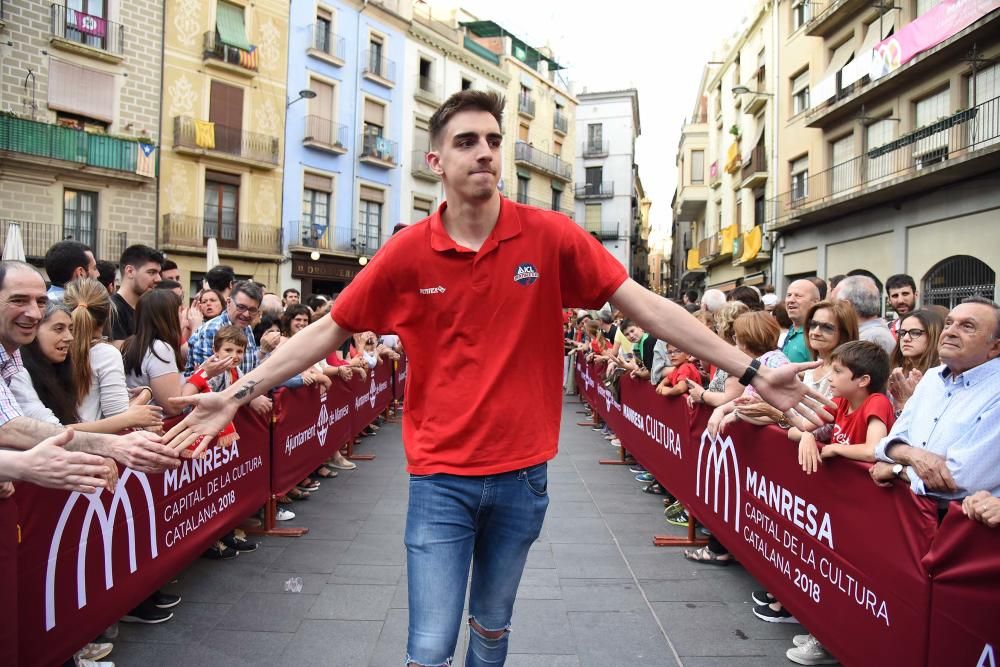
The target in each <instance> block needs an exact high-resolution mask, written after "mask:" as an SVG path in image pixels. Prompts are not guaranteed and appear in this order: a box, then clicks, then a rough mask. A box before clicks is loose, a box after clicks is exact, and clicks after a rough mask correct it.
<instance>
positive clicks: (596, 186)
mask: <svg viewBox="0 0 1000 667" xmlns="http://www.w3.org/2000/svg"><path fill="white" fill-rule="evenodd" d="M585 173H586V193H587V194H588V195H597V194H601V182H602V181H603V180H604V167H587V169H586V170H585Z"/></svg>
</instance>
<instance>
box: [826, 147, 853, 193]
mask: <svg viewBox="0 0 1000 667" xmlns="http://www.w3.org/2000/svg"><path fill="white" fill-rule="evenodd" d="M830 161H831V167H833V169H832V171H831V174H832V179H833V183H832V187H833V192H832V194H837V193H839V192H843V191H844V190H847V189H848V188H850V187H853V186H855V185H857V182H856V181H857V179H856V178H855V177H854V174H855V170H856V169H857V166H856V165H855V163H854V135H853V134H848V135H847V136H846V137H843V138H841V139H838V140H837V141H834V142H831V143H830Z"/></svg>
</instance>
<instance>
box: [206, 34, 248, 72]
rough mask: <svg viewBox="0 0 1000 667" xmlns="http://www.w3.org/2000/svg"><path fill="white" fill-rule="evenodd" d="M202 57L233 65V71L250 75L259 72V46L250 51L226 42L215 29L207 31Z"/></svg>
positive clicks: (208, 60)
mask: <svg viewBox="0 0 1000 667" xmlns="http://www.w3.org/2000/svg"><path fill="white" fill-rule="evenodd" d="M203 45H204V46H203V48H202V59H203V60H204V61H205V62H206V63H210V64H211V63H213V62H214V63H225V64H226V65H229V66H231V68H232V69H231V71H235V72H243V73H245V74H247V75H249V76H253V75H254V74H256V73H257V70H258V68H259V67H260V62H259V60H260V59H259V58H258V51H257V47H256V46H253V47H251V49H250V50H249V51H246V50H244V49H241V48H239V47H237V46H232V45H231V44H226V43H225V42H223V41H222V39H221V38H220V37H219V34H218V33H217V32H216V31H214V30H209V31H208V32H206V33H205V37H204V39H203Z"/></svg>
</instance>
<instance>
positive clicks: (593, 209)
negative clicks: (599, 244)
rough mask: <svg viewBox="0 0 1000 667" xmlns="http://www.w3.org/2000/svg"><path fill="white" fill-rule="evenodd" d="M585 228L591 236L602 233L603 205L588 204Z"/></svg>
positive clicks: (585, 214)
mask: <svg viewBox="0 0 1000 667" xmlns="http://www.w3.org/2000/svg"><path fill="white" fill-rule="evenodd" d="M583 226H584V228H585V229H586V230H587V231H588V232H590V233H591V234H600V233H601V205H600V204H587V206H586V208H585V209H584V222H583Z"/></svg>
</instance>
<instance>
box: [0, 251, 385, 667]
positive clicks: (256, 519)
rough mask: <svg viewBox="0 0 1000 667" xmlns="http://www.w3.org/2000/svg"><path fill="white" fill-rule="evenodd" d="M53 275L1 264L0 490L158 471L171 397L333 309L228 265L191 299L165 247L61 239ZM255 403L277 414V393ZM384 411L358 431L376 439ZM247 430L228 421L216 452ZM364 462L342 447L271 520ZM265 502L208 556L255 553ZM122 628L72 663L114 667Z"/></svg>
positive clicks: (166, 616)
mask: <svg viewBox="0 0 1000 667" xmlns="http://www.w3.org/2000/svg"><path fill="white" fill-rule="evenodd" d="M44 268H45V275H46V276H47V281H48V285H47V286H46V280H45V279H44V278H43V275H42V273H41V272H39V270H38V269H37V268H36V267H34V266H32V265H31V264H27V263H24V262H18V261H3V262H0V375H2V379H3V382H0V498H6V497H9V496H11V495H12V494H14V491H15V489H14V486H13V482H14V481H18V480H20V481H25V482H30V483H33V484H36V485H39V486H43V487H48V488H54V489H64V490H70V491H77V492H81V493H94V492H96V491H97V490H99V489H109V490H113V489H114V488H115V485H116V484H117V480H118V470H119V467H118V466H119V465H121V466H126V467H131V468H133V469H136V470H138V471H142V472H162V471H163V470H165V469H168V468H172V467H176V466H177V465H178V464H179V461H178V454H177V453H175V452H173V451H171V450H169V449H168V448H167V447H165V446H164V445H162V444H160V442H159V440H160V439H159V436H160V435H162V434H163V433H164V422H165V420H167V419H170V418H172V417H176V416H178V415H179V414H180V413H181V412H182V407H180V406H181V405H182V403H180V402H179V401H177V400H176V399H180V398H182V397H184V396H188V395H192V394H195V393H199V392H208V391H221V390H223V389H225V388H226V387H228V386H229V385H230V383H232V382H234V381H236V380H237V379H238V378H240V377H241V376H242V375H243V374H245V373H248V372H250V371H251V370H253V369H254V368H255V367H256V366H257V365H258V364H259V363H261V362H262V361H263V360H264V359H266V358H267V356H268V355H269V354H271V353H272V352H273V351H274V350H276V349H277V348H278V347H280V346H281V345H283V344H285V343H286V342H287V341H288V340H289V339H290V338H291V337H293V336H295V335H296V334H297V333H298V332H300V331H302V329H304V328H305V327H307V326H308V325H309V324H310V323H311V322H313V321H314V320H316V319H318V318H321V317H324V316H327V315H328V314H329V312H330V306H331V303H332V300H333V299H335V298H336V295H330V296H322V295H311V296H309V297H308V298H307V299H305V300H304V301H303V300H302V299H301V295H300V293H299V291H298V290H296V289H293V288H292V289H286V290H285V291H284V292H283V293H282V294H281V296H280V297H279V296H278V295H277V294H275V293H271V292H268V291H267V286H266V285H262V284H260V283H257V282H254V281H252V280H242V279H238V277H237V276H236V275H235V273H234V271H233V269H232V267H229V266H225V265H219V266H215V267H213V268H211V269H210V270H209V271H208V272H207V274H206V276H205V279H204V285H203V286H202V287H201V289H199V290H198V291H197V292H196V293H194V294H191V295H186V294H185V289H184V283H183V281H182V276H181V273H180V270H179V269H178V267H177V264H176V263H175V262H173V261H171V260H169V259H167V258H166V257H165V256H164V255H163V253H161V252H159V251H158V250H156V249H154V248H151V247H148V246H144V245H134V246H130V247H128V248H126V249H125V251H124V252H123V253H122V255H121V259H120V262H119V264H118V266H117V267H116V266H114V265H113V264H110V263H107V262H96V261H95V258H94V253H93V252H92V250H91V249H90V248H89V247H87V246H86V245H84V244H82V243H79V242H77V241H72V240H66V241H60V242H58V243H56V244H54V245H53V246H52V247H51V248H49V250H48V252H47V253H46V255H45V258H44ZM401 353H402V348H401V346H400V343H399V339H398V338H397V337H395V336H385V337H380V336H378V335H377V334H376V333H375V332H370V331H369V332H361V333H359V334H357V335H355V336H354V337H353V339H352V340H349V341H348V342H347V343H346V344H345V345H344V346H343V347H342V348H341V349H339V350H337V351H335V352H334V353H332V354H331V355H330V356H329V357H327V358H326V359H325V360H324V361H321V362H320V363H318V364H316V365H315V366H313V367H312V368H310V369H308V370H307V371H305V372H303V373H302V374H300V375H297V376H295V377H293V378H291V379H289V380H288V381H287V382H285V383H284V385H283V386H285V387H293V388H294V387H299V386H304V385H316V386H317V387H319V389H320V391H321V392H323V393H325V392H326V390H327V389H328V388H329V387H331V386H332V385H333V383H335V382H336V383H344V382H351V381H352V380H354V379H356V378H359V377H360V378H362V379H363V378H365V377H367V375H368V374H369V373H372V372H374V369H375V367H376V366H378V365H380V364H384V363H387V362H392V361H393V360H396V359H398V358H399V357H400V354H401ZM250 409H252V410H254V411H256V412H258V413H260V414H262V415H266V416H267V417H268V419H269V418H270V412H271V409H272V404H271V399H270V398H268V397H267V396H261V397H258V398H256V399H255V400H254V401H252V403H251V404H250ZM381 419H382V418H381V417H379V418H378V420H376V421H375V422H373V423H372V424H370V425H368V427H367V428H365V429H364V431H363V432H362V434H361V437H365V436H373V435H375V434H376V433H377V432H378V430H379V426H380V421H381ZM238 437H239V434H238V433H237V432H236V431H235V428H234V427H233V426H232V424H230V425H229V426H228V427H227V428H226V430H224V431H223V432H221V433H220V434H219V437H218V439H217V442H216V443H215V446H226V445H227V444H230V443H232V442H233V441H235V440H236V439H237V438H238ZM356 467H357V465H356V464H355V463H354V462H352V461H350V460H348V459H347V458H346V457H345V456H344V454H343V453H342V452H341V451H337V452H335V453H334V455H333V456H331V457H330V458H329V459H328V460H327V461H325V462H324V463H323V465H321V466H320V467H318V468H317V469H316V470H315V471H314V472H313V473H311V474H310V475H308V476H307V477H305V478H303V479H302V480H301V481H300V482H298V484H297V485H296V486H295V487H294V488H293V489H291V490H289V491H288V492H287V493H286V494H285V495H284V496H282V497H281V498H279V499H278V502H279V504H278V509H277V515H276V519H277V520H279V521H287V520H289V519H293V518H294V517H295V513H294V511H293V510H292V509H291V507H292V505H293V504H294V503H295V502H298V501H302V500H305V499H308V498H309V497H310V495H311V494H314V493H317V492H319V491H320V489H321V486H322V485H323V484H325V483H332V482H329V480H332V479H333V478H335V477H337V475H338V474H339V473H340V472H341V471H347V470H353V469H355V468H356ZM262 518H263V508H262V510H261V512H260V513H258V514H257V515H256V516H251V517H247V518H246V520H245V521H244V522H243V524H242V527H241V528H238V529H236V530H234V531H232V532H231V533H229V534H228V535H226V536H224V537H223V538H222V539H221V540H219V541H218V542H217V543H216V544H215V545H213V546H212V547H211V548H210V549H209V550H208V551H206V552H205V554H204V557H205V558H209V559H214V560H230V559H233V558H236V557H237V556H240V555H241V554H247V553H249V552H253V551H255V550H256V549H257V546H258V545H257V543H256V542H254V541H253V540H252V539H250V538H249V537H248V535H247V532H245V530H244V529H243V528H250V527H259V526H260V525H261V520H262ZM180 603H181V599H180V596H177V595H172V594H169V593H166V592H163V591H157V592H155V593H154V594H153V595H151V596H150V597H149V598H148V599H147V600H145V601H144V602H143V603H142V604H140V605H139V606H138V607H136V608H135V609H133V610H131V611H130V612H129V613H128V614H126V615H125V616H124V617H123V618H122V619H121V621H122V622H127V623H163V622H166V621H169V620H170V619H171V618H172V617H173V615H174V612H175V609H176V610H179V613H182V611H180V609H181V608H179V607H178V605H179V604H180ZM117 633H118V624H117V623H116V624H115V625H114V626H112V627H111V628H108V630H107V631H105V632H104V633H103V634H102V635H101V636H100V637H95V638H94V640H93V641H92V642H90V643H89V644H87V645H86V646H82V647H80V650H79V651H78V652H77V653H76V655H75V656H74V658H73V660H72V661H71V662H69V663H67V664H76V665H82V666H85V667H91V666H101V667H108V666H111V665H113V663H111V662H108V661H105V660H104V658H106V657H107V656H108V655H109V654H110V653H111V652H112V650H113V643H112V641H113V639H114V638H115V637H116V636H117Z"/></svg>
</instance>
